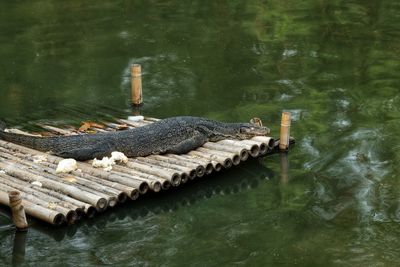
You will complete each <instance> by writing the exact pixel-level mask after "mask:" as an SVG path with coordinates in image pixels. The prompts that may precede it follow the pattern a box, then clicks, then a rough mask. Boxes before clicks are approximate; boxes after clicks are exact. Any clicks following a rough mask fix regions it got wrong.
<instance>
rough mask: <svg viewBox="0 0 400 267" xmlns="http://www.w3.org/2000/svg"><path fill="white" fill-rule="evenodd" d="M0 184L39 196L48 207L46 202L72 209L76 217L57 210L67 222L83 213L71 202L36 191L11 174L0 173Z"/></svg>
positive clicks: (81, 209) (82, 210) (72, 220)
mask: <svg viewBox="0 0 400 267" xmlns="http://www.w3.org/2000/svg"><path fill="white" fill-rule="evenodd" d="M0 184H2V185H7V186H9V187H12V188H15V189H17V190H19V191H21V192H22V193H25V194H28V195H29V196H33V197H36V198H39V199H40V200H43V201H45V203H46V204H44V207H48V203H54V204H56V205H57V206H60V207H62V208H64V209H66V210H68V211H69V210H74V211H75V215H76V218H75V217H74V214H73V213H72V214H71V213H69V212H65V210H58V211H60V212H61V213H63V214H64V215H65V217H66V219H67V222H69V223H73V222H74V221H75V220H77V219H79V218H80V217H81V216H82V214H84V209H83V208H82V207H79V206H77V205H73V204H71V203H68V202H65V201H61V200H59V199H57V198H55V197H52V196H50V195H47V194H45V193H43V192H40V191H36V190H34V188H32V187H30V185H31V184H29V183H26V182H23V181H21V180H18V179H15V178H14V177H12V176H8V175H5V174H0ZM27 199H28V198H27ZM28 200H30V199H28ZM30 201H31V202H33V203H35V204H38V202H36V201H33V200H30ZM41 206H43V205H41Z"/></svg>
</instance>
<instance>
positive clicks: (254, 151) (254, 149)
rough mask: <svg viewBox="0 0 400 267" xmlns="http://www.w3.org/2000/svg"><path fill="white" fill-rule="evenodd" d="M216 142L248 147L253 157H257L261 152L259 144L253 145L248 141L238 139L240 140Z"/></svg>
mask: <svg viewBox="0 0 400 267" xmlns="http://www.w3.org/2000/svg"><path fill="white" fill-rule="evenodd" d="M216 143H217V144H222V145H227V146H232V147H238V148H244V149H247V150H248V151H249V154H250V156H252V157H257V156H258V154H259V153H260V148H259V147H258V145H257V144H252V145H251V144H248V143H243V142H242V141H238V140H221V141H218V142H216Z"/></svg>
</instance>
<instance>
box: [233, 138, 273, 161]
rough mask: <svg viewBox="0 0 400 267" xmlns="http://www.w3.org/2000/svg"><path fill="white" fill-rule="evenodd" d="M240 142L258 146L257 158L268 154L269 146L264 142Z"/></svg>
mask: <svg viewBox="0 0 400 267" xmlns="http://www.w3.org/2000/svg"><path fill="white" fill-rule="evenodd" d="M240 142H241V143H243V144H248V145H256V146H258V149H259V151H258V155H257V156H256V157H258V156H260V155H265V154H266V153H267V152H268V145H267V144H264V143H263V142H259V141H254V140H241V141H240Z"/></svg>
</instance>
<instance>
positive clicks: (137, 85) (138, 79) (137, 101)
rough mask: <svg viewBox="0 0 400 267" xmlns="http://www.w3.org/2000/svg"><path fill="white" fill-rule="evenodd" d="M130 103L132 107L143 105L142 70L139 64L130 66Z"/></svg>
mask: <svg viewBox="0 0 400 267" xmlns="http://www.w3.org/2000/svg"><path fill="white" fill-rule="evenodd" d="M131 102H132V104H133V105H134V106H139V105H141V104H142V103H143V98H142V68H141V66H140V65H139V64H133V65H132V66H131Z"/></svg>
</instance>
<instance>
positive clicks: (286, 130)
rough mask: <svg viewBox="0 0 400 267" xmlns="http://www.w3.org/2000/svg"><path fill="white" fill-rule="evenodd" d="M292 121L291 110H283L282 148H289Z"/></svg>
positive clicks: (280, 145) (280, 143)
mask: <svg viewBox="0 0 400 267" xmlns="http://www.w3.org/2000/svg"><path fill="white" fill-rule="evenodd" d="M290 122H291V114H290V112H283V113H282V119H281V133H280V138H279V140H280V141H279V149H281V150H287V149H288V148H289V137H290Z"/></svg>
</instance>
